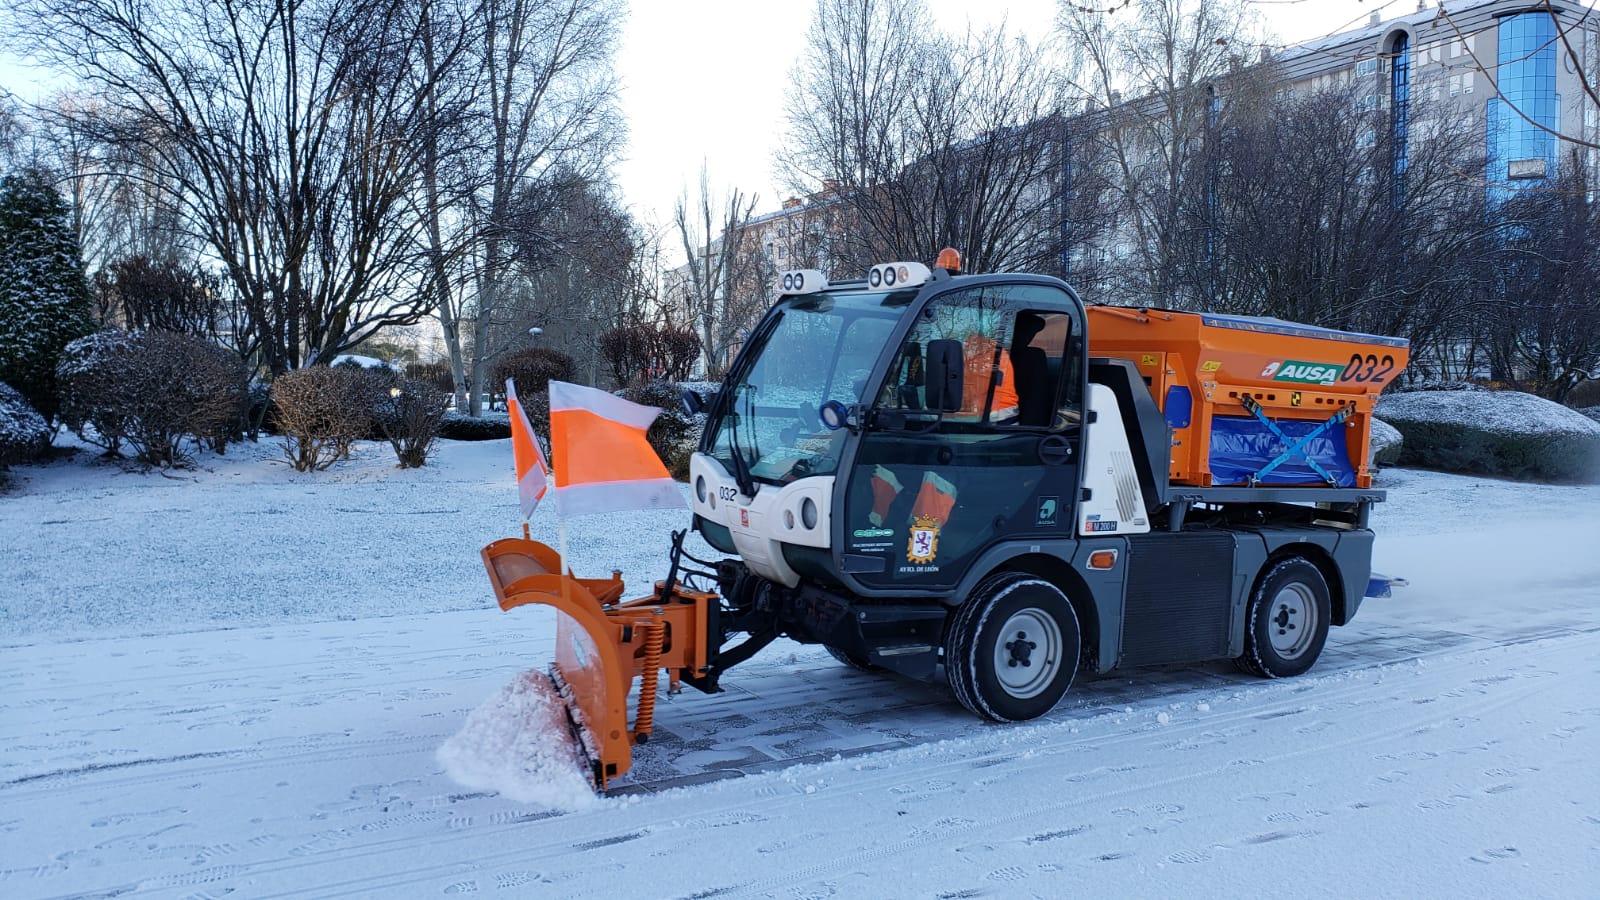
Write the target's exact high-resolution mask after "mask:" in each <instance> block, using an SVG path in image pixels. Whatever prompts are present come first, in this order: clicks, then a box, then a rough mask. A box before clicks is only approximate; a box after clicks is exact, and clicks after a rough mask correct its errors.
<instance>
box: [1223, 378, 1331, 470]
mask: <svg viewBox="0 0 1600 900" xmlns="http://www.w3.org/2000/svg"><path fill="white" fill-rule="evenodd" d="M1239 402H1240V403H1242V404H1244V408H1245V410H1247V411H1248V412H1249V413H1250V415H1252V416H1255V417H1256V418H1257V419H1259V420H1261V424H1263V425H1265V426H1267V430H1268V431H1271V432H1272V433H1273V435H1275V436H1276V437H1277V438H1278V440H1280V441H1283V443H1284V444H1285V445H1286V446H1288V448H1289V449H1287V450H1285V451H1283V452H1282V453H1280V454H1278V455H1277V457H1275V458H1274V459H1273V460H1272V461H1271V462H1269V463H1267V464H1266V465H1265V466H1262V467H1261V468H1260V469H1259V470H1258V471H1257V472H1256V473H1255V474H1254V475H1251V476H1250V484H1251V486H1254V485H1257V484H1259V483H1261V479H1263V478H1265V477H1266V476H1267V475H1269V474H1271V472H1272V470H1273V469H1276V468H1277V467H1279V466H1281V465H1283V464H1284V463H1286V462H1288V461H1289V460H1291V459H1294V458H1295V457H1296V456H1298V457H1300V458H1302V459H1304V460H1305V461H1306V465H1308V466H1310V467H1311V469H1312V471H1314V472H1316V473H1317V474H1318V475H1320V476H1322V480H1323V481H1326V482H1327V483H1328V484H1333V485H1336V484H1338V483H1339V480H1338V479H1337V478H1334V477H1333V476H1332V475H1331V474H1329V473H1328V470H1327V469H1324V468H1323V467H1322V465H1321V464H1320V463H1318V462H1317V461H1316V460H1314V459H1312V458H1311V454H1310V453H1307V452H1306V449H1305V448H1306V446H1307V445H1308V444H1310V443H1311V442H1312V441H1314V440H1316V439H1317V438H1319V437H1321V436H1322V434H1323V433H1324V432H1326V431H1327V430H1328V429H1330V428H1336V427H1338V426H1339V425H1342V424H1344V422H1345V420H1347V419H1349V418H1350V410H1351V407H1349V406H1341V407H1339V411H1338V412H1336V413H1334V414H1333V416H1332V417H1330V418H1329V419H1328V420H1327V421H1326V422H1323V423H1322V424H1321V425H1318V426H1317V427H1316V428H1313V429H1312V430H1311V431H1310V432H1309V433H1307V434H1306V436H1305V437H1302V438H1301V439H1300V440H1298V441H1292V442H1291V441H1290V440H1289V436H1288V435H1286V434H1284V433H1283V429H1282V428H1279V427H1278V423H1277V422H1274V421H1272V420H1271V419H1269V418H1267V414H1266V413H1264V412H1262V411H1261V404H1259V403H1257V402H1256V399H1255V398H1254V397H1251V396H1249V395H1248V394H1247V395H1245V396H1243V397H1240V398H1239Z"/></svg>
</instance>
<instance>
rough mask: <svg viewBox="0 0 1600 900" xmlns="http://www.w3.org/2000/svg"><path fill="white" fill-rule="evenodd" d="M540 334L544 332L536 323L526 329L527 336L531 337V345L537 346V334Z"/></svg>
mask: <svg viewBox="0 0 1600 900" xmlns="http://www.w3.org/2000/svg"><path fill="white" fill-rule="evenodd" d="M541 334H544V329H543V328H540V327H539V326H537V325H535V326H534V327H532V328H529V329H528V337H529V338H531V339H532V341H533V346H535V347H537V346H539V335H541Z"/></svg>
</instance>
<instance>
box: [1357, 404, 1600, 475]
mask: <svg viewBox="0 0 1600 900" xmlns="http://www.w3.org/2000/svg"><path fill="white" fill-rule="evenodd" d="M1378 414H1379V415H1381V416H1382V417H1383V419H1384V420H1385V421H1387V422H1389V423H1390V424H1391V425H1393V426H1394V427H1396V428H1398V429H1399V430H1400V433H1401V434H1402V435H1404V436H1405V443H1404V444H1403V446H1402V449H1401V453H1400V462H1401V464H1403V465H1418V466H1423V467H1427V468H1436V469H1444V470H1446V471H1452V472H1472V473H1478V474H1484V475H1505V476H1509V477H1512V478H1542V479H1550V480H1555V481H1584V482H1600V424H1597V423H1595V422H1593V421H1590V420H1589V419H1588V418H1586V417H1584V416H1582V415H1580V414H1579V413H1577V412H1574V411H1572V410H1570V409H1567V408H1566V407H1564V406H1561V405H1560V404H1558V403H1552V402H1550V401H1549V400H1544V399H1541V398H1539V397H1535V396H1533V395H1532V394H1524V393H1519V392H1517V391H1497V392H1479V391H1427V392H1418V393H1405V394H1395V395H1392V396H1388V397H1384V398H1383V399H1381V400H1379V401H1378Z"/></svg>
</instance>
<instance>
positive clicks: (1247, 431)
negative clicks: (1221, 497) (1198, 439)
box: [1211, 416, 1356, 487]
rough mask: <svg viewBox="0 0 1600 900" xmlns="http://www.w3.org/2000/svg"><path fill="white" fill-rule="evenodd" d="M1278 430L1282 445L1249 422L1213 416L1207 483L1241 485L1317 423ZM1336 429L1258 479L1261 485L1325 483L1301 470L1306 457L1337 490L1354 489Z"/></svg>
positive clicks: (1282, 424) (1293, 423) (1292, 423)
mask: <svg viewBox="0 0 1600 900" xmlns="http://www.w3.org/2000/svg"><path fill="white" fill-rule="evenodd" d="M1277 424H1278V427H1279V428H1280V429H1282V430H1283V433H1284V435H1285V436H1287V437H1288V439H1289V443H1287V444H1286V443H1284V440H1283V438H1280V437H1278V436H1277V435H1275V434H1273V433H1272V432H1271V431H1269V430H1268V429H1267V426H1266V425H1265V424H1264V423H1262V422H1261V421H1259V420H1257V419H1253V418H1240V417H1235V416H1217V417H1215V418H1213V419H1212V420H1211V479H1212V483H1213V484H1217V485H1231V484H1247V483H1249V481H1250V476H1251V475H1254V474H1255V473H1256V472H1259V471H1261V469H1263V468H1265V467H1266V465H1267V463H1270V462H1272V461H1273V460H1274V459H1277V458H1278V455H1279V454H1280V453H1282V452H1284V451H1285V450H1287V449H1289V445H1290V444H1293V443H1296V442H1298V441H1299V440H1300V439H1301V438H1303V437H1305V436H1306V435H1308V434H1310V433H1311V432H1312V431H1315V430H1316V429H1317V428H1318V426H1320V425H1321V424H1322V423H1320V422H1308V421H1304V420H1284V421H1279V422H1278V423H1277ZM1345 427H1347V426H1336V427H1334V428H1330V429H1328V430H1327V431H1326V432H1324V433H1323V434H1322V435H1320V436H1319V437H1317V438H1315V439H1314V440H1312V441H1311V442H1310V443H1309V444H1307V445H1306V446H1305V447H1303V448H1301V452H1300V453H1297V454H1295V456H1294V458H1293V459H1290V460H1289V461H1287V462H1285V463H1283V464H1282V465H1280V466H1278V467H1277V468H1276V469H1273V470H1272V471H1271V472H1268V473H1267V475H1266V476H1265V477H1264V478H1262V479H1261V483H1262V484H1327V482H1326V481H1325V480H1324V479H1323V477H1322V476H1321V475H1318V474H1317V473H1316V471H1315V470H1314V469H1312V468H1311V467H1310V466H1309V465H1306V459H1305V458H1306V456H1310V457H1311V458H1312V459H1314V460H1316V461H1317V464H1318V465H1320V466H1322V467H1323V468H1324V469H1326V470H1327V471H1328V473H1329V474H1330V475H1332V476H1333V477H1334V479H1335V483H1336V485H1337V486H1338V487H1354V486H1355V483H1356V473H1355V468H1354V467H1353V466H1351V465H1350V453H1349V451H1348V450H1347V449H1346V448H1345V441H1344V429H1345Z"/></svg>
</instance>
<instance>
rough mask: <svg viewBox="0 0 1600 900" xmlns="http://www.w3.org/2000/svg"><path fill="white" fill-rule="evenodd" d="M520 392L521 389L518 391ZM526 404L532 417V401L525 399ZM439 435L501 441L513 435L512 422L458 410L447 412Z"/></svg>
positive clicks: (451, 439)
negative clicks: (470, 414)
mask: <svg viewBox="0 0 1600 900" xmlns="http://www.w3.org/2000/svg"><path fill="white" fill-rule="evenodd" d="M518 393H519V394H520V393H521V391H518ZM523 405H524V406H528V407H530V409H529V417H530V418H531V417H532V409H531V407H532V405H533V404H532V402H531V401H527V400H525V401H524V404H523ZM439 437H442V438H444V439H445V440H449V441H500V440H505V439H506V438H509V437H511V422H510V420H508V419H505V418H500V417H489V416H480V417H473V416H465V415H462V414H461V413H458V412H454V411H451V412H447V413H445V414H444V420H443V421H441V422H440V423H439Z"/></svg>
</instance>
